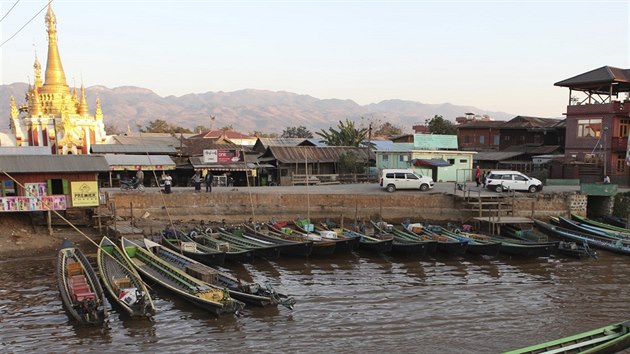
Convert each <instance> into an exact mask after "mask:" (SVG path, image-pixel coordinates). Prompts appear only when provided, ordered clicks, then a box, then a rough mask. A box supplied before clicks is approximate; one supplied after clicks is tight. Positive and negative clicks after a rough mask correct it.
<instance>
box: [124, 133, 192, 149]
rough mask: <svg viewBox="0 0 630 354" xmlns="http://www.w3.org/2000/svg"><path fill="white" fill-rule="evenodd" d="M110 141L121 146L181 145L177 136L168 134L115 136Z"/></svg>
mask: <svg viewBox="0 0 630 354" xmlns="http://www.w3.org/2000/svg"><path fill="white" fill-rule="evenodd" d="M184 138H185V136H184ZM112 139H113V140H114V141H116V142H117V143H118V144H123V145H169V146H173V147H176V148H178V147H179V146H180V144H181V143H180V141H179V135H178V136H176V137H175V136H172V135H170V134H159V135H157V134H132V135H117V136H114V137H112Z"/></svg>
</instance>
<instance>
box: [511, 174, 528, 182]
mask: <svg viewBox="0 0 630 354" xmlns="http://www.w3.org/2000/svg"><path fill="white" fill-rule="evenodd" d="M514 180H515V181H528V179H527V178H525V177H523V176H519V175H514Z"/></svg>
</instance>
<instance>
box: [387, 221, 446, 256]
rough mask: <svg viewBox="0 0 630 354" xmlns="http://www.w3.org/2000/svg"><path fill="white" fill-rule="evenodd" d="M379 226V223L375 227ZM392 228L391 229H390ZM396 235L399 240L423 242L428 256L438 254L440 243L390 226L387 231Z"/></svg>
mask: <svg viewBox="0 0 630 354" xmlns="http://www.w3.org/2000/svg"><path fill="white" fill-rule="evenodd" d="M378 225H379V224H378V223H377V224H376V225H375V227H377V228H379V226H378ZM389 226H391V228H390V227H389ZM385 230H387V231H389V232H390V233H392V234H393V235H394V238H399V239H402V240H408V241H414V242H422V243H424V244H425V246H426V254H435V252H437V245H438V242H437V241H435V240H429V239H428V238H423V237H421V236H417V235H413V234H412V233H410V232H407V231H404V230H400V229H397V228H396V227H395V226H393V225H391V224H388V226H387V228H386V229H385Z"/></svg>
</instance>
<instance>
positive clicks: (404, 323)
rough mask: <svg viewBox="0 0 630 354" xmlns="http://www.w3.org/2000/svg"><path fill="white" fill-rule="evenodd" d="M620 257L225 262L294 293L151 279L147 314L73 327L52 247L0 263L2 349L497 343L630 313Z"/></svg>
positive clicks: (439, 347) (422, 349)
mask: <svg viewBox="0 0 630 354" xmlns="http://www.w3.org/2000/svg"><path fill="white" fill-rule="evenodd" d="M629 261H630V258H628V257H624V256H618V255H614V254H611V253H605V252H600V257H599V259H597V260H581V261H580V260H574V259H570V258H563V257H560V256H558V257H549V258H538V259H515V258H508V257H504V256H499V257H488V258H484V257H479V256H470V255H466V256H463V257H447V256H444V257H434V258H432V257H425V258H422V259H418V258H414V257H404V258H400V257H394V256H377V255H371V254H365V253H358V254H350V255H345V256H335V257H334V258H330V259H309V260H305V259H299V258H281V259H279V260H277V261H273V262H267V261H260V260H257V261H255V262H254V263H253V264H244V265H240V264H238V265H233V264H227V267H226V268H227V269H230V270H231V271H232V272H234V273H236V274H237V275H239V276H240V277H243V278H245V279H246V280H254V281H258V282H264V281H265V280H269V281H271V282H272V284H274V286H275V288H276V289H277V290H280V291H281V292H285V293H288V294H290V295H293V296H294V297H295V298H296V300H297V304H296V306H295V309H294V310H293V311H290V310H288V309H286V308H283V307H279V308H275V307H273V308H246V309H245V311H244V313H243V315H242V317H240V318H236V317H234V316H225V317H220V318H215V317H213V316H211V315H209V314H207V313H205V312H203V311H201V310H197V309H196V308H195V307H194V306H192V305H189V304H188V303H187V302H184V301H182V300H179V299H177V298H173V297H171V296H170V295H169V294H167V293H165V292H163V291H161V290H159V289H158V290H157V292H156V293H155V294H154V298H155V302H156V306H157V309H158V313H157V314H156V316H155V321H154V322H150V321H147V320H129V319H126V318H121V317H120V316H119V315H118V314H117V313H116V312H115V311H113V312H112V314H111V316H110V323H109V328H108V329H101V328H77V327H74V326H73V325H71V324H69V322H68V318H67V316H66V315H65V313H64V312H63V309H62V305H61V300H60V299H59V296H58V291H57V288H56V283H55V278H54V255H51V256H50V257H45V258H30V259H22V260H8V261H3V262H0V352H85V351H100V352H118V353H124V352H138V351H142V352H183V353H186V352H221V353H248V352H256V353H259V352H261V353H278V352H304V353H321V352H326V351H328V352H344V353H355V352H357V353H359V352H361V353H379V352H384V351H388V352H393V353H440V354H441V353H498V352H501V351H505V350H509V349H514V348H519V347H523V346H527V345H530V344H535V343H538V342H543V341H546V340H550V339H555V338H560V337H563V336H567V335H570V334H574V333H578V332H582V331H585V330H588V329H594V328H597V327H601V326H604V325H607V324H611V323H614V322H620V321H622V320H626V319H630V304H629V302H628V300H629V299H630V286H628V279H630V267H629V266H628V265H630V262H629Z"/></svg>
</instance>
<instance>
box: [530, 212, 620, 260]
mask: <svg viewBox="0 0 630 354" xmlns="http://www.w3.org/2000/svg"><path fill="white" fill-rule="evenodd" d="M534 224H535V225H536V227H538V228H539V229H540V230H541V231H543V232H545V233H547V235H549V236H552V237H556V238H558V239H564V240H569V241H574V242H578V243H582V242H586V243H588V245H589V246H591V247H593V248H598V249H603V250H606V251H610V252H615V253H619V254H625V255H630V244H629V243H628V242H625V241H622V240H615V239H611V238H608V237H602V236H596V235H592V234H585V233H583V232H579V231H573V230H569V229H565V228H562V227H560V226H555V225H551V224H548V223H546V222H543V221H540V220H534Z"/></svg>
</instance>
